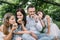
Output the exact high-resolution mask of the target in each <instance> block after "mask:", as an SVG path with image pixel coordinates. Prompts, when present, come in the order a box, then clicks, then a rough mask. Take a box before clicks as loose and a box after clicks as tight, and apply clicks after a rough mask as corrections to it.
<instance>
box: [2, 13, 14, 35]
mask: <svg viewBox="0 0 60 40" xmlns="http://www.w3.org/2000/svg"><path fill="white" fill-rule="evenodd" d="M11 16H13V15H12V13H6V14H5V15H4V19H3V25H4V27H3V33H4V34H5V35H8V34H9V31H8V28H9V22H8V21H9V19H10V17H11Z"/></svg>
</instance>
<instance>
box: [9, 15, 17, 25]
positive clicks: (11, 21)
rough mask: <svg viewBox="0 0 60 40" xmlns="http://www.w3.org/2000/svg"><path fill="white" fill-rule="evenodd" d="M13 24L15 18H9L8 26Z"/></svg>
mask: <svg viewBox="0 0 60 40" xmlns="http://www.w3.org/2000/svg"><path fill="white" fill-rule="evenodd" d="M14 23H16V21H15V17H14V16H11V17H10V18H9V24H14Z"/></svg>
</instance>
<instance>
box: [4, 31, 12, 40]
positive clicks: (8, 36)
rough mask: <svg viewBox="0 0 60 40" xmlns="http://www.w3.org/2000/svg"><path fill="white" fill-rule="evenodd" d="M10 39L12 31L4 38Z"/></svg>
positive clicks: (5, 39)
mask: <svg viewBox="0 0 60 40" xmlns="http://www.w3.org/2000/svg"><path fill="white" fill-rule="evenodd" d="M11 38H12V31H11V32H10V33H9V34H8V35H7V36H6V37H5V38H4V40H11Z"/></svg>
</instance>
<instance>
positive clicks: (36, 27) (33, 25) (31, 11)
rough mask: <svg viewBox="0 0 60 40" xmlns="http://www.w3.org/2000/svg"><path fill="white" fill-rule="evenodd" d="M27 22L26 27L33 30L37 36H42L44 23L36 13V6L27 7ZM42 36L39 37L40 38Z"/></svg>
mask: <svg viewBox="0 0 60 40" xmlns="http://www.w3.org/2000/svg"><path fill="white" fill-rule="evenodd" d="M27 13H28V15H27V18H26V19H27V24H26V28H27V29H28V30H29V31H32V32H33V33H34V34H36V35H37V36H40V31H41V30H42V25H41V23H40V21H39V20H38V17H37V15H36V14H35V13H36V11H35V7H34V6H33V5H29V6H28V8H27ZM39 38H40V37H38V39H39Z"/></svg>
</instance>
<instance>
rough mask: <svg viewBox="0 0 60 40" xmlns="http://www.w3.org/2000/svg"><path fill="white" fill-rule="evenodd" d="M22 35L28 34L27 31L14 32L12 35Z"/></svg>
mask: <svg viewBox="0 0 60 40" xmlns="http://www.w3.org/2000/svg"><path fill="white" fill-rule="evenodd" d="M24 33H27V34H30V32H29V31H18V32H15V33H14V34H24Z"/></svg>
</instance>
